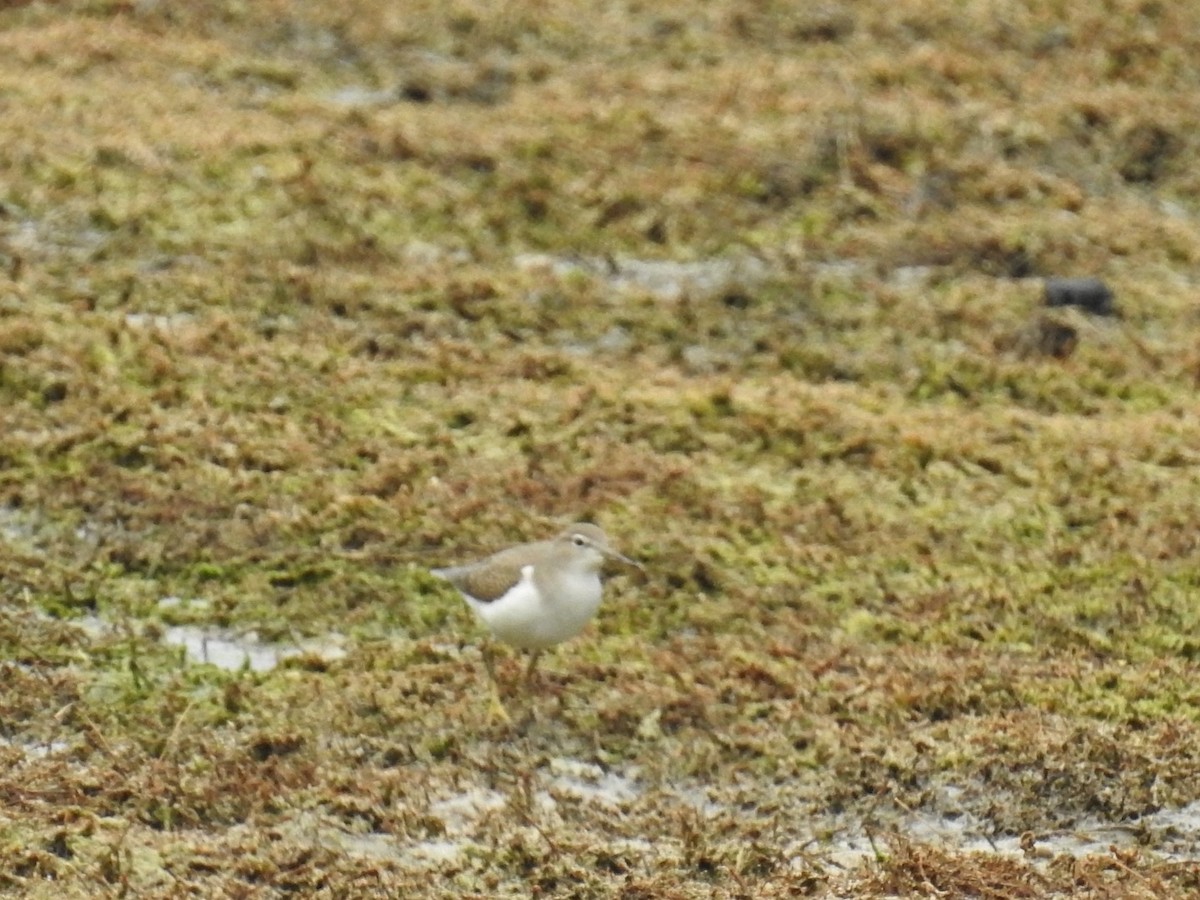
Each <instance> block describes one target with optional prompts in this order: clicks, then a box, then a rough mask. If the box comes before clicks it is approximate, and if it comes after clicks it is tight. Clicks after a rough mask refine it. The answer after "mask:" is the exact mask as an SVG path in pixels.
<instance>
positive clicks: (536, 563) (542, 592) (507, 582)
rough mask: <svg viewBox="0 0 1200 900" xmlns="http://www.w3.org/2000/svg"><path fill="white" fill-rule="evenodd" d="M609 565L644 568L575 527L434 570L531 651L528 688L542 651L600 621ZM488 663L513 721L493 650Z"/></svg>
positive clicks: (508, 638) (505, 637)
mask: <svg viewBox="0 0 1200 900" xmlns="http://www.w3.org/2000/svg"><path fill="white" fill-rule="evenodd" d="M605 559H615V560H619V561H621V562H623V563H628V564H629V565H631V566H636V567H637V568H641V566H640V565H639V564H638V563H636V562H634V561H633V560H632V559H630V558H629V557H627V556H622V555H621V554H620V553H618V552H617V551H616V550H614V549H612V547H610V546H609V545H608V538H607V537H605V535H604V532H603V531H601V530H600V529H599V528H598V527H597V526H595V525H592V524H589V523H587V522H577V523H575V524H574V525H571V526H570V527H568V528H566V529H565V530H564V531H562V532H561V533H560V534H559V535H558V536H557V537H555V538H553V539H552V540H548V541H537V542H536V543H532V544H518V545H517V546H515V547H509V548H508V549H507V550H501V551H500V552H499V553H495V554H493V555H492V556H489V557H487V558H486V559H482V560H480V561H479V562H474V563H468V564H466V565H463V566H453V567H450V568H446V569H434V570H433V574H434V575H438V576H440V577H442V578H445V579H446V580H447V581H449V582H450V583H451V584H453V585H454V586H455V587H456V588H458V590H459V592H460V593H461V594H462V595H463V597H464V598H465V599H466V601H467V603H468V604H469V605H470V607H471V609H473V610H474V611H475V614H476V615H477V616H479V618H480V619H482V620H483V623H484V624H485V625H487V627H488V629H489V630H490V631H491V633H492V634H493V635H494V636H495V637H496V638H497V639H498V640H501V641H503V642H504V643H506V644H511V645H512V646H514V647H518V648H520V649H522V650H532V651H533V655H532V656H531V657H530V659H529V667H528V668H527V669H526V670H525V684H526V686H528V685H529V683H530V681H531V680H532V679H533V672H534V669H535V668H536V666H537V662H538V657H539V656H541V654H542V651H543V650H546V649H547V648H549V647H552V646H554V645H555V644H558V643H561V642H562V641H565V640H567V639H568V638H572V637H574V636H575V635H577V634H579V632H581V631H582V630H583V629H584V626H586V625H587V623H588V622H590V621H591V619H592V616H594V615H595V614H596V610H597V609H598V608H599V607H600V591H601V585H600V568H601V566H603V565H604V561H605ZM483 662H484V666H485V667H486V668H487V673H488V678H489V679H490V680H491V683H492V702H493V708H494V710H495V711H496V712H497V714H498V715H499V716H500V717H501V718H505V719H507V718H508V716H507V713H505V711H504V705H503V703H502V702H501V700H500V692H499V686H498V684H497V682H496V670H495V667H494V664H493V661H492V651H491V645H490V644H488V643H485V644H484V647H483Z"/></svg>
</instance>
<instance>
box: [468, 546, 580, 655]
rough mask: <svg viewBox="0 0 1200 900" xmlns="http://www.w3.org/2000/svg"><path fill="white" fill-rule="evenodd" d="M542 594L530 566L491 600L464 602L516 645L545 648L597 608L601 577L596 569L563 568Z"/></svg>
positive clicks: (497, 633) (575, 629)
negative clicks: (592, 570)
mask: <svg viewBox="0 0 1200 900" xmlns="http://www.w3.org/2000/svg"><path fill="white" fill-rule="evenodd" d="M544 587H545V595H544V596H543V594H542V592H541V591H539V590H538V589H537V587H536V586H535V584H534V582H533V567H532V566H526V567H525V568H523V569H522V570H521V580H520V581H518V582H517V584H516V585H515V586H514V587H513V588H512V589H510V590H509V592H508V593H507V594H505V595H504V596H503V597H500V598H499V599H497V600H493V601H492V602H491V603H482V602H480V601H478V600H475V599H474V598H472V597H467V602H468V603H470V605H471V608H472V609H473V610H475V613H476V615H478V616H479V618H480V619H482V620H483V622H484V624H486V625H487V626H488V628H490V629H491V631H492V633H493V634H494V635H495V636H496V637H497V638H499V639H500V640H502V641H504V642H505V643H506V644H512V645H513V646H515V647H521V648H523V649H526V650H544V649H546V648H547V647H551V646H553V645H554V644H558V643H561V642H562V641H565V640H567V638H571V637H574V636H575V635H577V634H579V632H581V631H583V629H584V627H585V626H586V625H587V623H588V622H590V621H591V620H592V617H593V616H594V615H596V610H597V609H599V608H600V593H601V589H600V578H599V576H598V575H597V574H596V573H595V572H578V571H574V572H566V573H563V574H562V575H561V576H560V577H558V578H555V579H554V580H553V581H552V582H550V583H548V584H545V585H544Z"/></svg>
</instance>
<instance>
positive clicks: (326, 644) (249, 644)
mask: <svg viewBox="0 0 1200 900" xmlns="http://www.w3.org/2000/svg"><path fill="white" fill-rule="evenodd" d="M163 640H164V641H166V642H167V643H168V644H171V645H173V646H177V647H183V648H184V650H185V652H186V653H187V657H188V659H189V660H190V661H192V662H198V663H208V664H209V665H213V666H216V667H217V668H219V669H228V670H238V669H242V668H249V669H250V671H252V672H268V671H270V670H271V669H273V668H275V667H276V666H277V665H279V663H280V662H281V661H282V660H285V659H288V658H290V657H294V656H317V657H319V658H320V659H323V660H326V661H328V662H332V661H334V660H338V659H343V658H345V656H346V649H345V647H344V646H343V642H344V638H343V637H342V636H341V635H338V634H330V635H326V636H325V637H322V638H311V639H308V640H303V641H299V642H297V643H294V644H283V643H266V642H263V641H260V640H259V639H258V634H257V633H256V632H253V631H249V632H245V633H244V634H234V633H232V632H227V631H221V630H219V629H213V628H201V627H199V626H196V625H175V626H172V627H170V628H168V629H167V630H166V632H165V633H164V634H163Z"/></svg>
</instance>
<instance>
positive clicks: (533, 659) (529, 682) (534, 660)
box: [525, 650, 542, 693]
mask: <svg viewBox="0 0 1200 900" xmlns="http://www.w3.org/2000/svg"><path fill="white" fill-rule="evenodd" d="M541 656H542V651H541V650H534V651H533V653H532V654H531V655H530V657H529V665H528V666H526V668H525V692H526V693H529V691H530V689H531V688H532V687H533V672H534V670H535V669H536V668H537V664H538V660H539V659H540V658H541Z"/></svg>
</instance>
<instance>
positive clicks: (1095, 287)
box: [1045, 278, 1118, 316]
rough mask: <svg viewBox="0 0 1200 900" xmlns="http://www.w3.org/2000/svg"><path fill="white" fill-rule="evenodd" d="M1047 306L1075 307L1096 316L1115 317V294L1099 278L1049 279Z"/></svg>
mask: <svg viewBox="0 0 1200 900" xmlns="http://www.w3.org/2000/svg"><path fill="white" fill-rule="evenodd" d="M1045 300H1046V305H1047V306H1074V307H1076V308H1078V309H1082V310H1083V311H1084V312H1088V313H1091V314H1092V315H1095V316H1115V315H1117V314H1118V313H1117V307H1116V304H1115V303H1114V302H1113V292H1112V289H1111V288H1109V286H1108V285H1107V284H1105V283H1104V282H1103V281H1101V280H1100V279H1099V278H1047V279H1046V293H1045Z"/></svg>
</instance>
